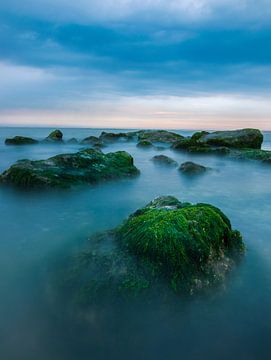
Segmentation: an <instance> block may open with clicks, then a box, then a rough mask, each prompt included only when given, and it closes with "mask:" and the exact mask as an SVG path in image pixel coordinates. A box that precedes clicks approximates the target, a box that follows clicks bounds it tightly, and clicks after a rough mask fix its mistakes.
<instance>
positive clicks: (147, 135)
mask: <svg viewBox="0 0 271 360" xmlns="http://www.w3.org/2000/svg"><path fill="white" fill-rule="evenodd" d="M183 138H184V137H183V136H182V135H180V134H176V133H174V132H171V131H166V130H142V131H140V132H138V139H139V140H140V141H143V140H147V141H150V142H162V143H170V144H172V143H174V142H176V141H178V140H181V139H183Z"/></svg>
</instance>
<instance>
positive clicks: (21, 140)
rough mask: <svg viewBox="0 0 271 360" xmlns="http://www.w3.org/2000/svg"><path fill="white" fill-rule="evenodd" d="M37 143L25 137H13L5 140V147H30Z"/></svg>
mask: <svg viewBox="0 0 271 360" xmlns="http://www.w3.org/2000/svg"><path fill="white" fill-rule="evenodd" d="M37 143H38V140H35V139H32V138H30V137H26V136H14V137H13V138H8V139H6V140H5V144H6V145H32V144H37Z"/></svg>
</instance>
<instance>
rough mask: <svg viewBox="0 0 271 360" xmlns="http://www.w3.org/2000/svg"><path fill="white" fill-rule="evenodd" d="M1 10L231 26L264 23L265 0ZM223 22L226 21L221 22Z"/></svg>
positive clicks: (112, 2)
mask: <svg viewBox="0 0 271 360" xmlns="http://www.w3.org/2000/svg"><path fill="white" fill-rule="evenodd" d="M0 6H1V7H0V8H2V10H3V11H7V12H9V11H12V12H16V13H19V14H22V15H26V16H35V17H39V18H42V19H47V20H53V21H57V22H77V23H88V22H94V23H97V22H102V23H104V22H107V23H108V22H113V23H114V22H126V21H127V22H130V21H131V20H135V19H136V20H137V22H143V23H144V22H145V23H146V22H147V23H159V24H162V23H164V24H169V23H170V24H172V23H175V24H180V23H181V24H187V23H194V24H198V23H205V22H209V21H214V22H217V23H218V21H219V20H220V19H221V18H225V17H227V18H228V19H230V20H231V23H233V22H234V23H235V25H237V24H238V22H239V23H240V21H241V23H243V22H244V23H246V22H256V23H258V24H259V23H261V22H267V21H268V20H270V17H271V9H270V3H269V0H257V1H255V0H239V1H236V0H182V1H180V0H145V1H142V0H103V1H100V0H99V1H98V0H77V1H69V2H67V1H66V0H39V1H35V2H33V1H31V0H24V1H21V0H10V1H8V2H3V3H2V5H0ZM224 25H227V24H224Z"/></svg>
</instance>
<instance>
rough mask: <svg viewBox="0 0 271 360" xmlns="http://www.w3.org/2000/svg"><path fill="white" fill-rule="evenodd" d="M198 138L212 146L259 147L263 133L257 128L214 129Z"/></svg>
mask: <svg viewBox="0 0 271 360" xmlns="http://www.w3.org/2000/svg"><path fill="white" fill-rule="evenodd" d="M198 140H199V141H200V142H201V143H206V144H208V145H213V146H227V147H229V148H236V149H243V148H250V149H260V148H261V145H262V142H263V134H262V133H261V132H260V130H258V129H241V130H232V131H215V132H213V133H210V134H205V135H203V136H201V137H200V138H199V139H198Z"/></svg>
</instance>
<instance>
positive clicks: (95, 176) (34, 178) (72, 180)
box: [0, 149, 139, 188]
mask: <svg viewBox="0 0 271 360" xmlns="http://www.w3.org/2000/svg"><path fill="white" fill-rule="evenodd" d="M138 174H139V170H138V169H137V168H136V167H135V166H134V164H133V158H132V157H131V155H129V154H128V153H127V152H125V151H118V152H115V153H109V154H103V153H102V152H101V151H99V150H94V149H86V150H81V151H79V152H77V153H74V154H61V155H56V156H53V157H51V158H49V159H47V160H35V161H31V160H21V161H17V162H16V163H15V164H14V165H12V166H11V167H10V168H9V169H8V170H6V171H4V173H3V174H2V175H1V178H0V180H1V182H2V183H6V184H11V185H16V186H20V187H23V188H33V187H62V188H69V187H71V186H73V185H80V184H84V183H87V184H96V183H99V182H101V181H106V180H113V179H120V178H127V177H132V176H135V175H138Z"/></svg>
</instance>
